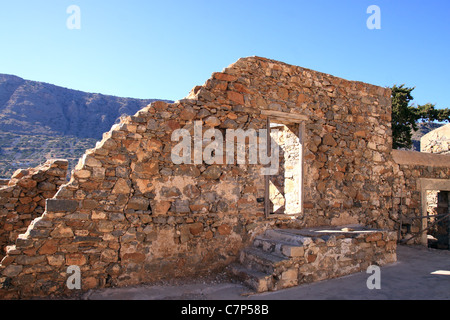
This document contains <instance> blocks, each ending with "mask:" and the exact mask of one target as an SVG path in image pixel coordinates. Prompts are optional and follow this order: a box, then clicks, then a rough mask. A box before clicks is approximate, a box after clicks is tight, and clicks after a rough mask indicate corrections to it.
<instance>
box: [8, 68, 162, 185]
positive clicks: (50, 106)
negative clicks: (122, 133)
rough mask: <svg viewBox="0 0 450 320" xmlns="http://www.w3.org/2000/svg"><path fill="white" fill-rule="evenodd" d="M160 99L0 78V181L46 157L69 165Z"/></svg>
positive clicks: (16, 78) (18, 78) (12, 77)
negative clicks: (124, 119)
mask: <svg viewBox="0 0 450 320" xmlns="http://www.w3.org/2000/svg"><path fill="white" fill-rule="evenodd" d="M155 100H159V99H134V98H122V97H116V96H110V95H103V94H99V93H88V92H83V91H77V90H72V89H67V88H63V87H59V86H56V85H52V84H48V83H43V82H37V81H30V80H25V79H22V78H20V77H17V76H14V75H7V74H0V178H9V177H10V176H11V174H12V173H13V172H14V171H15V170H16V169H18V168H24V167H32V166H36V165H38V164H40V163H42V162H45V160H46V159H48V158H65V159H68V160H69V162H70V163H71V167H73V165H74V164H76V162H77V161H78V159H79V157H80V156H82V155H83V153H84V152H85V150H86V149H89V148H92V147H94V146H95V143H96V142H97V141H98V140H101V138H102V134H103V133H104V132H107V131H109V130H110V129H111V126H112V125H113V124H114V123H115V122H116V121H118V119H119V118H120V117H121V116H122V115H132V114H135V113H136V112H137V111H138V110H140V109H142V108H143V107H145V106H146V105H148V104H149V103H151V102H152V101H155Z"/></svg>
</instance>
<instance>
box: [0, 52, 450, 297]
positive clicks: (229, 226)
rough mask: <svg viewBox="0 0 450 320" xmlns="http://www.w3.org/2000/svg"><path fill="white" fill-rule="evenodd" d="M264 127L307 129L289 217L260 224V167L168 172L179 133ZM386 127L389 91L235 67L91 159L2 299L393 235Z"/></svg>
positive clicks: (144, 113)
mask: <svg viewBox="0 0 450 320" xmlns="http://www.w3.org/2000/svg"><path fill="white" fill-rule="evenodd" d="M268 117H269V119H270V121H273V122H275V123H279V122H281V123H283V122H290V121H291V120H293V119H296V120H298V119H303V120H302V121H301V123H300V124H299V122H296V123H295V125H297V127H299V128H301V130H303V132H302V133H301V134H299V133H298V132H297V133H296V134H298V135H299V136H301V137H302V139H303V140H302V141H301V153H302V176H301V179H300V180H301V184H302V187H301V195H302V196H301V199H300V206H299V209H300V212H295V214H294V215H289V214H281V215H278V214H276V215H270V214H268V213H267V212H266V209H265V208H266V207H265V201H267V199H266V189H265V177H264V176H263V175H261V169H262V168H263V165H261V164H251V165H250V164H237V163H234V164H229V163H228V164H217V163H215V164H214V163H213V164H207V163H205V162H202V163H201V164H175V163H174V162H173V161H172V159H171V151H172V149H173V147H174V146H175V145H176V144H177V143H178V142H177V141H173V140H172V134H173V132H174V131H175V130H176V129H181V128H183V129H186V130H187V131H189V132H190V133H191V134H192V135H194V130H195V123H196V122H197V121H198V122H200V123H201V124H202V126H203V131H205V130H207V129H210V128H216V129H217V130H219V132H222V133H225V132H226V129H243V130H250V129H255V130H258V129H265V128H267V120H268ZM390 121H391V105H390V90H389V89H386V88H381V87H377V86H373V85H370V84H366V83H361V82H356V81H348V80H344V79H340V78H337V77H334V76H331V75H327V74H323V73H319V72H316V71H312V70H308V69H304V68H301V67H298V66H292V65H288V64H285V63H282V62H278V61H273V60H269V59H265V58H259V57H248V58H242V59H239V60H238V61H237V62H235V63H234V64H232V65H230V66H229V67H227V68H225V69H224V70H223V71H222V72H217V73H213V74H212V76H211V78H210V79H208V80H207V81H206V82H205V84H204V85H202V86H197V87H195V88H194V89H193V90H192V91H191V93H190V94H189V95H188V96H187V98H185V99H182V100H179V101H176V102H174V103H170V104H168V103H165V102H162V101H158V102H154V103H152V104H150V105H149V106H147V107H146V108H144V109H142V110H140V111H139V112H137V113H136V114H135V115H134V116H130V117H127V118H125V119H123V120H122V121H121V123H120V124H117V125H114V126H113V127H112V128H111V130H110V131H109V132H107V133H105V134H104V136H103V139H102V141H100V142H98V143H97V146H96V147H95V148H93V149H91V150H88V151H86V153H85V155H84V156H83V157H82V158H81V159H80V161H79V163H78V165H77V167H76V168H75V169H74V171H73V172H72V175H71V179H70V181H69V182H68V183H67V184H65V185H63V186H61V187H60V189H59V191H58V192H57V194H56V195H55V196H54V197H53V198H52V199H49V200H47V203H46V209H45V212H44V213H43V214H42V215H40V216H39V217H38V218H36V219H35V220H33V222H32V223H31V224H30V226H29V227H28V229H27V231H26V232H25V233H23V234H21V235H19V237H18V238H17V240H16V241H15V245H12V246H9V247H8V251H7V255H6V257H5V258H4V259H3V260H2V263H1V266H0V272H1V274H0V282H1V285H2V286H1V289H0V296H1V297H2V298H6V299H8V298H27V297H32V296H43V295H45V296H48V295H52V294H58V295H59V294H71V293H73V291H71V290H70V289H68V287H67V286H66V280H67V277H68V273H67V268H68V267H69V266H73V265H75V266H79V268H80V271H81V275H82V290H88V289H91V288H102V287H110V286H125V285H136V284H140V283H149V282H153V281H157V280H160V279H168V278H173V277H195V276H197V275H203V274H208V273H211V272H217V271H219V270H223V268H225V267H226V266H228V265H229V264H230V263H232V262H235V261H236V260H237V259H238V257H239V255H240V252H241V250H242V249H243V248H245V247H247V246H248V245H249V244H251V243H252V242H253V241H254V239H255V238H256V237H257V236H259V235H261V234H263V233H264V232H265V231H266V230H267V229H271V228H275V227H278V228H288V227H289V228H309V227H317V226H337V225H344V224H360V225H363V226H366V227H370V228H375V229H387V230H396V228H397V227H398V222H397V220H395V219H393V218H392V213H393V212H394V211H396V210H397V209H398V207H399V204H398V203H396V199H395V197H396V194H395V193H394V187H393V184H394V183H395V182H396V181H397V180H396V179H397V178H396V174H397V173H398V172H399V170H406V169H404V168H399V167H398V165H397V164H396V163H395V161H394V159H393V156H392V147H391V146H392V137H391V123H390ZM288 127H289V126H288ZM299 130H300V129H299ZM203 147H205V145H204V144H203ZM425 170H427V169H425ZM433 170H435V169H431V171H433ZM436 170H438V169H436ZM439 170H441V169H439ZM414 174H415V173H414ZM434 174H436V175H440V176H443V177H445V178H446V177H448V172H447V171H442V173H438V172H436V173H433V175H434ZM406 176H407V174H405V175H404V176H403V177H402V178H405V177H406ZM415 191H416V190H414V191H412V192H415ZM412 198H413V199H416V194H415V193H414V194H413V195H412ZM261 199H262V200H263V201H261ZM296 210H297V209H296Z"/></svg>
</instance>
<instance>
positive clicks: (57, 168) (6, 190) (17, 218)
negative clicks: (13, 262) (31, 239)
mask: <svg viewBox="0 0 450 320" xmlns="http://www.w3.org/2000/svg"><path fill="white" fill-rule="evenodd" d="M67 168H68V162H67V161H66V160H49V161H47V162H46V163H44V164H43V165H41V166H38V167H36V168H31V169H19V170H17V171H16V172H15V173H14V174H13V176H12V177H11V179H10V180H5V181H7V184H6V185H4V186H1V187H0V247H1V248H2V250H1V252H0V257H1V258H3V257H4V253H5V251H4V250H5V249H6V246H7V245H8V244H14V242H15V240H16V238H17V236H18V235H19V234H21V233H24V232H25V231H26V230H27V228H28V225H29V224H30V223H31V221H32V220H33V219H35V218H37V217H39V216H41V215H42V213H44V210H45V199H48V198H53V196H54V195H55V194H56V191H57V190H58V189H59V187H60V186H61V185H63V184H64V183H66V182H67V180H66V176H67Z"/></svg>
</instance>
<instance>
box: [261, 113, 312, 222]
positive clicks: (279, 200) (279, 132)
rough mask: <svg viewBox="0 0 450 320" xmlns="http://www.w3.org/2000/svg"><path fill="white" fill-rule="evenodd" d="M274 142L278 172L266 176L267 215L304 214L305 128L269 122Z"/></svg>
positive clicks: (299, 125) (300, 125)
mask: <svg viewBox="0 0 450 320" xmlns="http://www.w3.org/2000/svg"><path fill="white" fill-rule="evenodd" d="M268 127H269V128H270V136H271V138H272V143H276V144H277V145H278V150H279V162H278V164H279V166H278V168H279V169H278V172H277V173H276V174H274V175H270V176H266V197H267V198H268V201H267V205H266V216H269V217H270V216H274V215H291V216H294V215H295V216H297V215H300V214H301V213H302V192H303V190H302V189H303V179H302V175H303V141H302V140H303V129H304V126H303V125H302V124H299V123H292V124H289V123H284V124H283V123H279V122H278V121H277V120H276V119H274V120H273V121H270V120H269V121H268Z"/></svg>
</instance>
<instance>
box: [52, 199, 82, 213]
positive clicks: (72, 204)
mask: <svg viewBox="0 0 450 320" xmlns="http://www.w3.org/2000/svg"><path fill="white" fill-rule="evenodd" d="M77 209H78V201H76V200H61V199H47V200H46V201H45V210H46V211H47V212H74V211H75V210H77Z"/></svg>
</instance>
